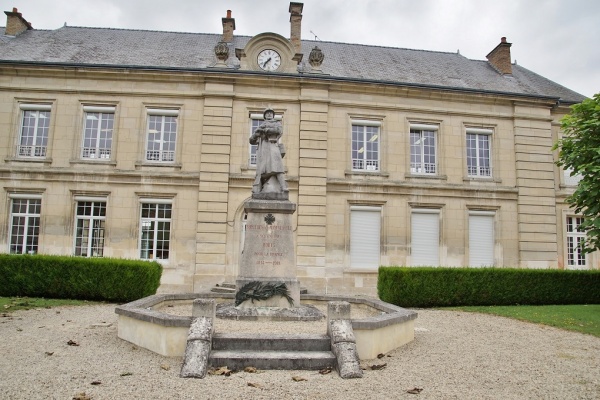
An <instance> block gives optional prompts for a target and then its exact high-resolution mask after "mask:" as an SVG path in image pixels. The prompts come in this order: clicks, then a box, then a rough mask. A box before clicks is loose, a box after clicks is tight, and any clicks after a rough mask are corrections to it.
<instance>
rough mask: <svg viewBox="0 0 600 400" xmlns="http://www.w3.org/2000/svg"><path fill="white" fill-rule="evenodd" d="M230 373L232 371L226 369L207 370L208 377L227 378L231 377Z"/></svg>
mask: <svg viewBox="0 0 600 400" xmlns="http://www.w3.org/2000/svg"><path fill="white" fill-rule="evenodd" d="M232 372H233V371H231V370H230V369H228V368H227V367H220V368H211V369H209V370H208V374H209V375H225V376H229V375H231V373H232Z"/></svg>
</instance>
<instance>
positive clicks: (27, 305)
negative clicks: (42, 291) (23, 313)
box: [0, 297, 97, 313]
mask: <svg viewBox="0 0 600 400" xmlns="http://www.w3.org/2000/svg"><path fill="white" fill-rule="evenodd" d="M90 304H97V303H95V302H92V301H85V300H69V299H44V298H39V297H0V312H4V313H7V312H11V311H16V310H30V309H32V308H51V307H58V306H85V305H90Z"/></svg>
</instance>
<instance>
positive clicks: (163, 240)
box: [140, 203, 171, 260]
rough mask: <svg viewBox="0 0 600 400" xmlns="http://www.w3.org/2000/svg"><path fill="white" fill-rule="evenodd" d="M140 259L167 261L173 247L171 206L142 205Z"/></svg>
mask: <svg viewBox="0 0 600 400" xmlns="http://www.w3.org/2000/svg"><path fill="white" fill-rule="evenodd" d="M140 228H141V234H140V258H142V259H146V260H166V259H168V258H169V249H170V245H171V204H163V203H142V214H141V218H140Z"/></svg>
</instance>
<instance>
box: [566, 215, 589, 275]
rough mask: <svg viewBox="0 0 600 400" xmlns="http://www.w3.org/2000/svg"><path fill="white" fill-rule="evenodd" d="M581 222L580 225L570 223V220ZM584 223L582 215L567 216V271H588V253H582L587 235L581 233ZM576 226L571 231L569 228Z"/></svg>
mask: <svg viewBox="0 0 600 400" xmlns="http://www.w3.org/2000/svg"><path fill="white" fill-rule="evenodd" d="M571 219H572V220H581V221H580V222H579V223H576V224H573V223H569V220H571ZM581 222H583V217H582V216H580V215H571V214H569V215H567V216H566V218H565V245H566V247H565V258H566V263H565V266H566V267H567V269H588V267H589V260H588V255H587V253H583V252H582V249H581V248H582V247H583V246H584V244H585V238H586V234H585V232H580V231H579V230H578V227H579V226H580V225H581ZM570 226H574V229H572V230H571V231H569V227H570Z"/></svg>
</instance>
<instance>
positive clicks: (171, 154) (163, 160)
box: [144, 108, 179, 164]
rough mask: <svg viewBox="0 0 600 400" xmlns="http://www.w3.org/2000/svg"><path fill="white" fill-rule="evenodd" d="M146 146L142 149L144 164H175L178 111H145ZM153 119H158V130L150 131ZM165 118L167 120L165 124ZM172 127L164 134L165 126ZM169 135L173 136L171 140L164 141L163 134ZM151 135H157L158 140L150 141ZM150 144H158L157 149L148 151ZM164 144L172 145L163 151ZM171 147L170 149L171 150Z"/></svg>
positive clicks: (154, 109) (153, 109)
mask: <svg viewBox="0 0 600 400" xmlns="http://www.w3.org/2000/svg"><path fill="white" fill-rule="evenodd" d="M146 114H147V115H146V144H145V147H144V162H146V163H157V164H175V161H176V158H177V157H176V154H177V136H179V135H178V132H177V131H178V128H179V109H156V108H148V109H146ZM155 117H160V130H156V129H152V132H151V128H150V127H151V126H152V124H153V123H155V122H153V120H154V118H155ZM167 118H169V119H171V118H172V120H169V121H168V122H167ZM169 124H170V125H174V126H175V129H174V130H172V131H169V132H165V126H167V125H169ZM166 133H169V134H172V135H174V138H173V140H168V141H165V134H166ZM151 134H154V135H155V134H159V135H160V136H159V139H158V140H157V139H153V140H151V139H150V135H151ZM151 143H158V149H155V148H152V149H150V144H151ZM166 143H172V146H168V147H169V149H165V144H166ZM171 147H172V148H171ZM151 153H152V154H156V155H157V157H154V156H152V157H149V156H150V154H151Z"/></svg>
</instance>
